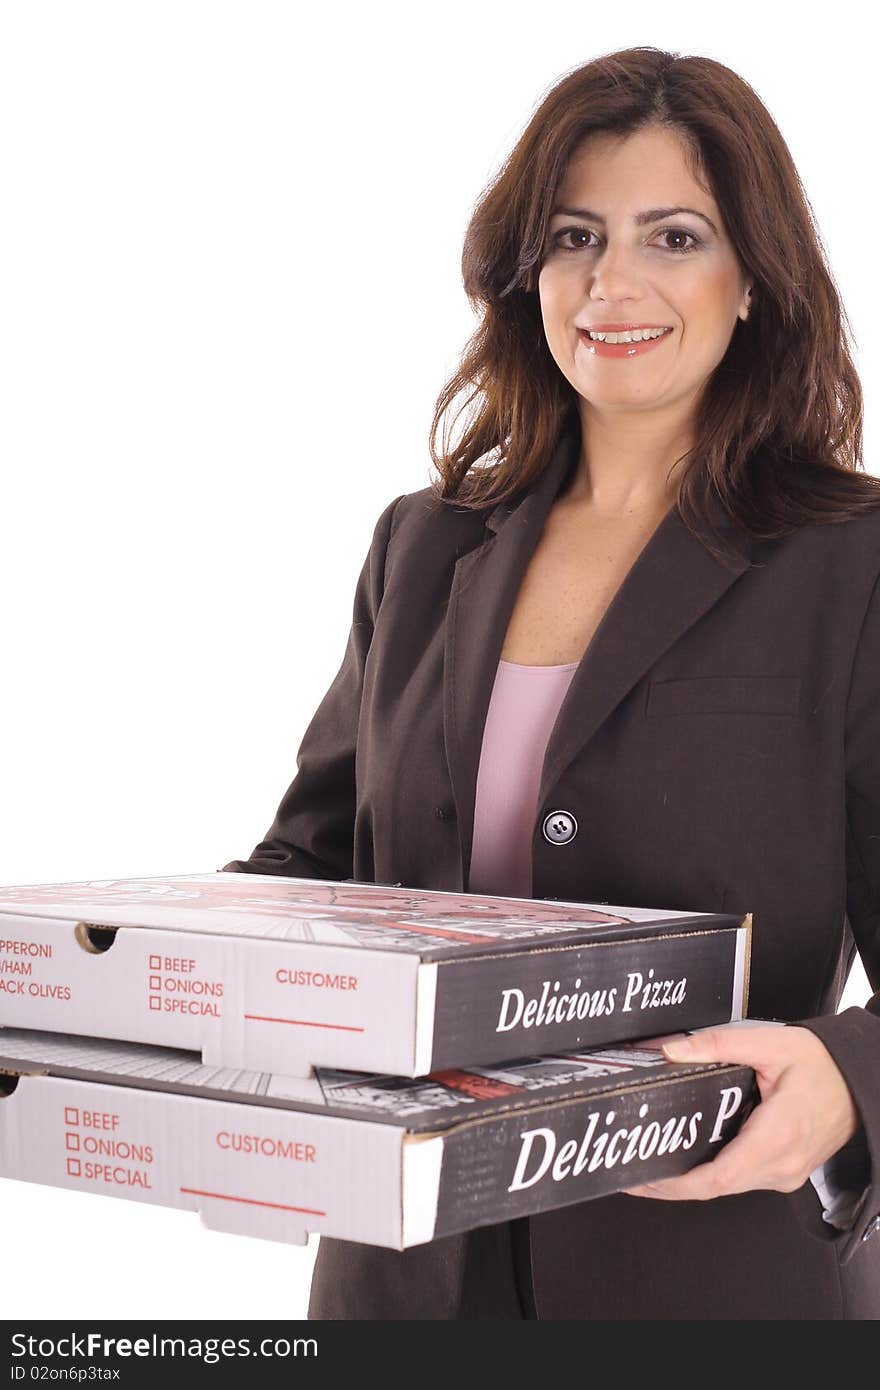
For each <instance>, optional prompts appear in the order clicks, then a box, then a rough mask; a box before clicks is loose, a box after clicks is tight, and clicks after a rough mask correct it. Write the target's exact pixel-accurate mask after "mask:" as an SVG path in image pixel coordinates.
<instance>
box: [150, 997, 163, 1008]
mask: <svg viewBox="0 0 880 1390" xmlns="http://www.w3.org/2000/svg"><path fill="white" fill-rule="evenodd" d="M161 1007H162V1000H161V999H160V998H159V996H158V994H151V995H150V1008H151V1009H161Z"/></svg>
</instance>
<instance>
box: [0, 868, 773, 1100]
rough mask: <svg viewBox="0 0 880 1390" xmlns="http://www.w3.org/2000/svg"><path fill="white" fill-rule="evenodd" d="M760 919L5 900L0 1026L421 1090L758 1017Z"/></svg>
mask: <svg viewBox="0 0 880 1390" xmlns="http://www.w3.org/2000/svg"><path fill="white" fill-rule="evenodd" d="M750 944H751V914H750V913H749V914H746V915H745V916H740V915H729V914H720V913H709V912H679V911H674V910H662V909H659V908H653V907H620V906H611V905H609V904H608V903H582V902H565V901H560V900H557V899H536V898H509V897H493V896H488V895H484V894H476V893H467V894H457V893H448V892H440V891H435V890H427V889H415V888H406V887H403V886H402V885H393V886H390V887H389V886H385V885H377V884H364V883H356V882H353V881H346V882H330V881H327V880H317V879H306V878H286V877H281V876H279V875H277V874H240V873H226V872H223V871H219V872H214V873H205V874H181V875H175V876H172V877H167V878H135V879H106V880H100V881H85V882H76V883H50V884H36V885H27V886H21V887H19V886H9V887H0V1027H3V1026H6V1027H15V1028H28V1029H37V1030H39V1031H44V1032H61V1033H73V1034H81V1035H88V1036H91V1037H99V1038H113V1039H123V1040H127V1041H130V1042H142V1043H151V1044H156V1045H159V1046H163V1047H176V1048H184V1049H187V1050H189V1051H195V1052H198V1053H199V1054H200V1055H201V1057H202V1059H203V1060H204V1061H205V1062H206V1063H208V1064H211V1065H215V1066H222V1067H241V1068H246V1069H248V1070H256V1071H271V1072H284V1073H286V1074H288V1075H297V1076H307V1075H308V1074H309V1072H310V1070H311V1068H312V1067H313V1066H324V1067H343V1068H346V1069H349V1070H356V1071H377V1072H386V1073H388V1074H389V1075H398V1076H410V1077H412V1076H421V1075H424V1074H425V1073H427V1072H429V1071H435V1070H436V1069H437V1068H438V1067H455V1066H460V1065H468V1066H469V1065H471V1064H473V1063H481V1064H482V1063H490V1062H497V1061H502V1060H505V1059H506V1058H509V1057H517V1056H539V1055H543V1054H546V1053H554V1052H558V1051H560V1050H563V1051H568V1050H570V1049H571V1048H579V1047H589V1046H597V1045H600V1044H601V1045H604V1044H605V1043H615V1042H621V1041H626V1040H627V1039H634V1038H640V1037H642V1038H644V1037H649V1036H651V1035H656V1034H658V1033H670V1032H676V1031H681V1030H683V1029H689V1028H699V1027H706V1026H709V1025H711V1024H720V1023H729V1022H735V1021H737V1020H738V1019H741V1018H743V1017H744V1016H745V1014H746V1012H747V1003H748V970H749V954H750Z"/></svg>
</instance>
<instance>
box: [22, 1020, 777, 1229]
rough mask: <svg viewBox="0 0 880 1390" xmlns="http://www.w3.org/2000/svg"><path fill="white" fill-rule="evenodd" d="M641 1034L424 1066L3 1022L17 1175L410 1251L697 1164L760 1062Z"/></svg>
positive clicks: (752, 1097) (736, 1116) (748, 1098)
mask: <svg viewBox="0 0 880 1390" xmlns="http://www.w3.org/2000/svg"><path fill="white" fill-rule="evenodd" d="M652 1041H653V1046H650V1047H649V1046H647V1045H644V1044H643V1045H641V1046H640V1045H638V1044H635V1043H628V1044H623V1045H622V1046H620V1047H617V1048H603V1049H602V1050H601V1051H593V1052H574V1053H568V1054H566V1055H564V1056H552V1057H542V1058H530V1059H526V1060H521V1061H518V1062H508V1063H505V1064H503V1065H499V1066H490V1067H470V1068H468V1069H466V1070H464V1069H446V1070H441V1071H438V1072H434V1073H432V1074H431V1075H429V1076H425V1077H421V1078H417V1079H412V1078H408V1077H389V1076H386V1075H383V1074H372V1075H371V1074H369V1073H363V1072H350V1071H346V1072H343V1071H339V1070H334V1069H317V1070H316V1071H315V1072H314V1074H313V1075H312V1076H311V1077H308V1078H301V1077H299V1078H298V1077H289V1076H277V1075H272V1074H269V1073H258V1072H243V1071H236V1070H229V1069H222V1068H216V1067H211V1066H206V1065H205V1064H204V1063H203V1062H202V1061H201V1060H200V1059H199V1058H198V1057H197V1056H195V1055H194V1054H193V1053H188V1052H185V1051H183V1050H175V1049H170V1048H161V1047H156V1046H152V1047H151V1046H145V1045H143V1044H137V1043H108V1042H100V1041H96V1040H94V1039H91V1038H83V1037H74V1036H66V1035H63V1034H56V1033H41V1032H36V1031H29V1030H25V1029H13V1028H6V1029H0V1177H3V1178H10V1179H13V1180H19V1181H25V1182H36V1183H42V1184H48V1185H51V1186H54V1187H63V1188H67V1189H71V1190H76V1191H81V1192H91V1193H95V1192H97V1193H102V1194H105V1195H112V1196H116V1197H122V1198H128V1199H130V1200H134V1201H139V1202H147V1203H153V1204H156V1205H159V1206H165V1207H179V1208H184V1209H187V1210H195V1211H198V1212H199V1213H200V1214H201V1218H202V1221H203V1223H204V1224H205V1225H206V1226H208V1227H211V1228H213V1229H216V1230H222V1231H227V1232H233V1233H237V1234H240V1235H250V1236H256V1237H260V1238H263V1239H267V1240H277V1241H286V1242H292V1243H299V1244H302V1243H303V1242H305V1241H306V1240H307V1238H308V1234H309V1233H311V1232H316V1233H318V1234H319V1235H329V1236H335V1237H338V1238H342V1239H348V1240H355V1241H361V1242H365V1243H367V1244H372V1245H383V1246H387V1247H390V1248H393V1249H398V1250H402V1249H405V1248H406V1247H408V1246H411V1245H419V1244H423V1243H424V1242H426V1241H430V1240H433V1239H435V1238H437V1237H439V1236H443V1235H450V1234H453V1233H454V1232H457V1231H465V1230H470V1229H473V1228H474V1227H477V1226H483V1225H491V1224H494V1223H497V1222H499V1221H504V1220H508V1219H510V1218H513V1217H516V1216H525V1215H529V1214H534V1213H538V1212H543V1211H548V1210H551V1209H554V1208H558V1207H564V1206H567V1205H570V1204H571V1203H575V1202H583V1201H587V1200H590V1199H592V1198H595V1197H600V1196H604V1195H607V1194H609V1193H612V1192H618V1191H621V1190H622V1189H624V1188H627V1187H632V1186H635V1185H637V1184H639V1183H642V1182H650V1181H654V1180H657V1179H660V1178H663V1177H668V1176H671V1175H673V1174H676V1173H682V1172H685V1171H686V1170H687V1169H689V1168H691V1167H693V1166H694V1165H695V1164H697V1163H702V1162H704V1161H706V1160H708V1159H711V1158H712V1157H714V1155H715V1154H716V1153H717V1152H718V1151H719V1150H720V1149H721V1148H722V1147H723V1145H724V1144H725V1143H727V1142H728V1140H729V1139H731V1138H732V1137H733V1135H734V1134H735V1133H736V1132H737V1131H738V1129H739V1127H740V1125H741V1124H742V1122H743V1120H744V1119H745V1118H746V1117H747V1115H748V1114H749V1113H750V1111H751V1109H752V1108H753V1107H754V1105H755V1104H756V1103H757V1102H758V1092H757V1087H756V1084H755V1077H754V1073H753V1071H752V1070H751V1068H749V1067H743V1066H734V1065H728V1064H717V1063H716V1064H699V1063H674V1062H668V1061H666V1060H665V1058H664V1057H663V1054H662V1052H661V1051H660V1050H659V1040H656V1039H655V1040H652Z"/></svg>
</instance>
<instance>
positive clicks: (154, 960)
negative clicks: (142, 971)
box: [150, 956, 162, 970]
mask: <svg viewBox="0 0 880 1390" xmlns="http://www.w3.org/2000/svg"><path fill="white" fill-rule="evenodd" d="M150 969H151V970H161V969H162V957H161V956H150Z"/></svg>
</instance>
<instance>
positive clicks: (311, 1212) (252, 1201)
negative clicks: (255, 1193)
mask: <svg viewBox="0 0 880 1390" xmlns="http://www.w3.org/2000/svg"><path fill="white" fill-rule="evenodd" d="M180 1190H181V1192H188V1193H189V1194H190V1195H191V1196H193V1197H216V1198H217V1199H218V1200H219V1201H221V1202H243V1203H244V1204H245V1206H248V1207H272V1208H273V1209H274V1210H275V1211H297V1212H302V1213H304V1215H306V1216H326V1215H327V1213H326V1211H316V1210H315V1209H314V1207H286V1206H285V1205H284V1203H283V1202H258V1201H257V1199H256V1198H255V1197H232V1196H230V1194H229V1193H228V1192H203V1191H202V1190H201V1188H199V1187H182V1188H181V1189H180Z"/></svg>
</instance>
